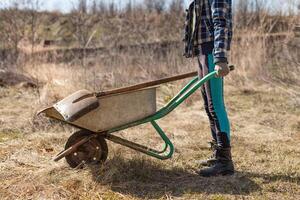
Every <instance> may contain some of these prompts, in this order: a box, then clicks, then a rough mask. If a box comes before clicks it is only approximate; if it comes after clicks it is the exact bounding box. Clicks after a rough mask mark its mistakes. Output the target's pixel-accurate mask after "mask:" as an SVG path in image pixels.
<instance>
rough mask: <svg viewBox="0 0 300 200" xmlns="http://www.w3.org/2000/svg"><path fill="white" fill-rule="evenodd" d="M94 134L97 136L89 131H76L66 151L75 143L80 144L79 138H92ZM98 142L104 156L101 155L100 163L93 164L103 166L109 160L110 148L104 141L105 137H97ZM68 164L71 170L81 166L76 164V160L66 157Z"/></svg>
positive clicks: (66, 146)
mask: <svg viewBox="0 0 300 200" xmlns="http://www.w3.org/2000/svg"><path fill="white" fill-rule="evenodd" d="M92 134H95V133H93V132H90V131H87V130H79V131H76V132H74V133H73V134H72V135H71V136H70V137H69V139H68V141H67V143H66V145H65V149H68V148H69V147H71V146H72V145H74V143H75V142H76V140H77V142H78V138H79V137H82V138H83V137H87V136H90V135H92ZM97 140H98V142H99V144H100V148H101V152H102V155H101V158H100V161H98V162H97V163H95V162H93V164H103V163H104V162H105V161H106V160H107V156H108V146H107V143H106V140H105V139H104V137H102V136H100V135H99V136H98V137H97ZM65 159H66V161H67V163H68V164H69V166H70V167H71V168H76V167H77V166H78V165H79V164H78V163H76V162H75V161H74V160H72V159H71V158H70V156H66V157H65ZM87 164H91V163H87Z"/></svg>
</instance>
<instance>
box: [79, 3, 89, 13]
mask: <svg viewBox="0 0 300 200" xmlns="http://www.w3.org/2000/svg"><path fill="white" fill-rule="evenodd" d="M87 7H88V6H87V0H79V3H78V10H79V11H80V12H82V13H84V14H86V13H87Z"/></svg>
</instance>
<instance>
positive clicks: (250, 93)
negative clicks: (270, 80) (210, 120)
mask: <svg viewBox="0 0 300 200" xmlns="http://www.w3.org/2000/svg"><path fill="white" fill-rule="evenodd" d="M227 85H228V87H227V89H226V97H227V98H226V100H227V105H228V111H229V114H230V119H231V122H232V132H233V135H232V143H233V156H234V158H235V159H234V160H235V165H236V169H237V173H236V175H234V176H231V177H218V178H211V179H207V178H201V177H199V176H197V175H196V174H195V172H194V171H195V170H198V166H197V164H196V162H195V161H196V160H197V159H201V158H204V157H205V156H206V155H207V154H208V149H207V148H206V142H205V141H207V140H209V137H210V136H209V134H208V132H209V130H208V125H207V119H206V116H205V113H204V111H203V106H202V103H201V102H200V101H198V100H196V101H194V102H193V103H191V105H189V106H182V107H180V108H179V109H178V110H176V111H175V112H174V113H172V114H171V115H170V116H168V117H166V118H165V119H163V120H162V121H160V124H161V125H162V126H163V127H164V128H165V129H166V131H167V133H169V134H168V135H169V136H170V137H171V139H172V141H173V142H174V144H175V146H176V153H175V156H174V158H172V159H171V160H168V161H159V160H155V159H152V158H149V157H146V156H143V155H140V154H139V153H136V152H133V151H131V150H127V149H126V148H124V147H120V146H118V145H112V144H110V146H109V147H110V154H109V159H108V161H107V162H106V164H105V165H104V166H103V167H99V166H94V167H92V166H91V167H86V168H85V169H83V170H72V169H70V168H69V167H68V166H67V165H66V163H65V162H59V163H54V162H52V160H51V158H52V157H53V156H54V155H55V154H56V153H57V152H58V151H59V150H60V149H61V148H62V146H63V145H64V142H65V140H66V139H67V137H68V136H69V135H70V133H71V131H72V130H70V129H65V130H64V129H63V128H62V127H61V126H60V125H55V126H52V127H51V128H50V129H45V130H39V131H34V132H30V131H27V130H26V125H25V124H27V125H28V121H29V119H30V117H31V114H29V113H30V108H29V107H28V105H30V104H31V103H32V100H33V99H35V94H34V93H32V91H31V92H30V91H23V90H19V89H15V91H14V92H12V89H11V88H9V89H2V92H3V93H6V94H7V95H6V96H5V97H3V98H1V101H2V102H1V105H3V102H5V105H6V107H9V106H12V107H10V109H9V110H10V114H9V115H7V114H6V113H5V112H2V113H1V123H2V124H6V126H10V127H12V125H8V124H9V122H10V120H12V119H9V117H8V116H15V117H14V119H13V121H16V123H17V124H14V127H15V128H16V129H17V130H19V132H18V133H13V134H12V135H11V134H10V133H8V135H10V136H11V138H7V137H6V138H2V141H1V143H0V144H1V151H0V155H1V164H0V168H1V180H3V181H2V184H1V186H0V194H1V196H0V198H1V199H101V198H102V199H236V198H238V199H239V198H246V199H298V198H299V197H300V190H299V184H300V178H299V177H300V167H299V166H300V160H299V153H300V149H299V145H298V143H299V141H300V137H299V136H300V135H299V134H300V120H299V115H300V112H299V104H295V101H293V99H289V100H287V99H286V94H284V93H282V92H281V90H277V89H275V88H271V87H266V86H260V87H259V86H258V87H256V88H255V89H253V88H249V87H243V88H235V87H234V85H232V84H230V83H227ZM27 93H29V94H30V93H31V94H30V95H29V94H27ZM19 94H22V96H25V95H29V96H27V98H26V97H23V98H22V101H21V102H19V103H20V106H13V105H15V104H16V103H18V101H16V100H14V101H11V100H12V99H16V96H17V95H19ZM160 94H162V91H160ZM196 95H197V94H196ZM30 96H31V97H30ZM160 96H163V95H160ZM199 96H200V95H198V96H197V99H200V97H199ZM275 97H276V98H275ZM258 102H260V103H258ZM21 108H22V109H21ZM295 108H296V109H295ZM1 110H3V109H1ZM13 113H26V116H23V115H22V114H21V115H13ZM3 116H6V117H5V118H3ZM24 118H27V120H24ZM11 123H12V122H11ZM6 134H7V133H6ZM120 134H121V135H122V136H124V137H127V138H130V139H132V140H134V141H140V142H142V143H144V144H148V145H152V146H155V147H159V146H160V145H158V144H159V140H158V137H156V136H155V135H153V134H154V133H153V132H152V130H151V129H149V128H148V127H147V126H146V127H136V128H133V129H131V130H126V131H123V132H121V133H120Z"/></svg>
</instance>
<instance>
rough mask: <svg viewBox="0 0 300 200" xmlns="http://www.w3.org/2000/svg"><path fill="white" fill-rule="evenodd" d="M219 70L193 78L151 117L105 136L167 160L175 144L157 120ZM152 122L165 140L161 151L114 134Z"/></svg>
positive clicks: (119, 128)
mask: <svg viewBox="0 0 300 200" xmlns="http://www.w3.org/2000/svg"><path fill="white" fill-rule="evenodd" d="M216 75H217V71H214V72H211V73H209V74H208V75H206V76H205V77H203V78H202V79H199V77H195V78H193V79H192V80H191V81H190V82H189V83H188V84H187V85H186V86H185V87H184V88H183V89H182V90H181V91H180V92H179V93H178V94H177V95H176V96H175V97H173V99H171V100H170V102H169V103H167V104H166V105H165V106H164V107H162V108H161V109H160V110H159V111H157V112H156V113H155V114H154V115H151V116H149V117H146V118H144V119H141V120H137V121H135V122H132V123H129V124H126V125H123V126H120V127H117V128H113V129H111V130H109V131H107V132H105V135H104V137H105V138H106V139H108V140H110V141H112V142H115V143H118V144H121V145H123V146H126V147H129V148H131V149H134V150H136V151H139V152H142V153H144V154H147V155H149V156H152V157H155V158H158V159H160V160H166V159H169V158H171V157H172V155H173V154H174V145H173V143H172V142H171V140H170V139H169V138H168V136H167V135H166V133H165V132H164V131H163V130H162V128H161V127H160V126H159V125H158V124H157V122H156V121H157V120H159V119H161V118H163V117H165V116H166V115H168V114H169V113H170V112H172V111H173V110H174V109H176V108H177V107H178V106H179V105H180V104H182V103H183V102H184V101H185V100H186V99H187V98H189V97H190V96H191V95H192V94H193V93H195V92H196V91H197V90H198V89H199V88H200V87H201V86H202V85H203V84H204V83H206V82H207V81H209V80H210V79H212V78H214V77H216ZM146 123H151V124H152V126H153V128H154V129H155V130H156V132H157V133H158V135H159V136H160V137H161V139H162V140H163V141H164V143H165V144H164V147H163V149H162V150H161V151H158V150H155V149H152V148H149V147H146V146H143V145H140V144H137V143H134V142H131V141H128V140H125V139H123V138H120V137H117V136H115V135H112V133H114V132H117V131H121V130H124V129H128V128H131V127H134V126H138V125H142V124H146Z"/></svg>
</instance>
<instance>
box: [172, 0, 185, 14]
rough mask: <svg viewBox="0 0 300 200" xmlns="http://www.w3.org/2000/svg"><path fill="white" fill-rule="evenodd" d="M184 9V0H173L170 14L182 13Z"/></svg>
mask: <svg viewBox="0 0 300 200" xmlns="http://www.w3.org/2000/svg"><path fill="white" fill-rule="evenodd" d="M183 9H184V1H183V0H172V1H171V3H170V12H171V13H181V12H182V11H183Z"/></svg>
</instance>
